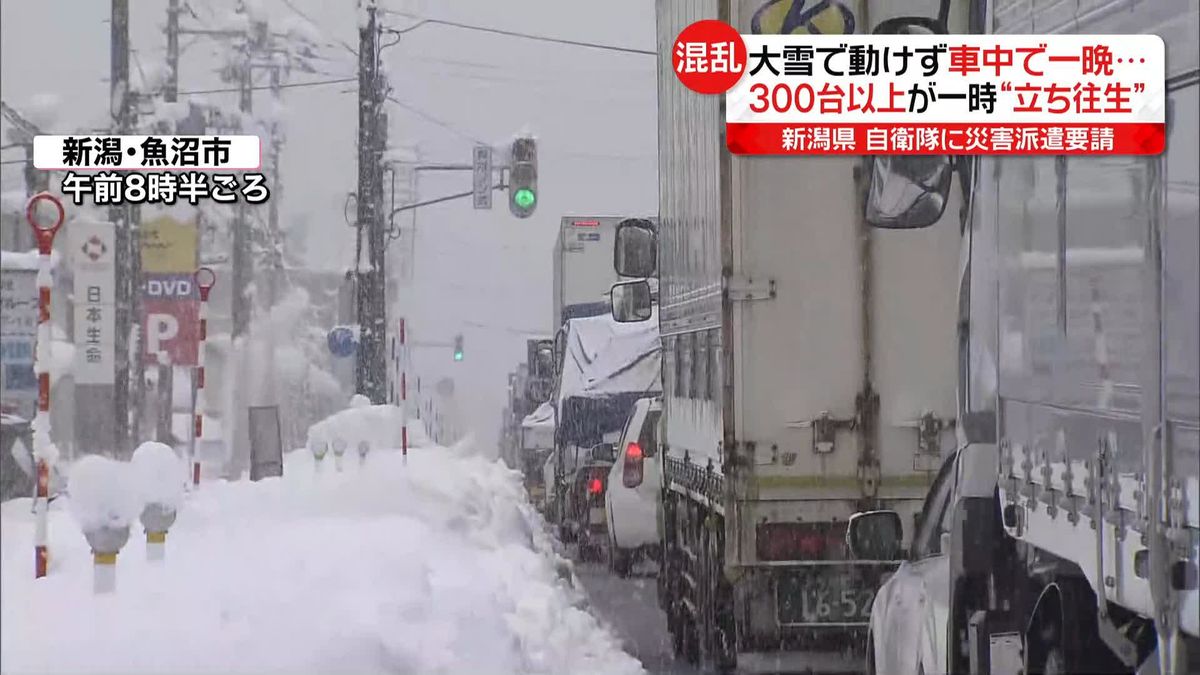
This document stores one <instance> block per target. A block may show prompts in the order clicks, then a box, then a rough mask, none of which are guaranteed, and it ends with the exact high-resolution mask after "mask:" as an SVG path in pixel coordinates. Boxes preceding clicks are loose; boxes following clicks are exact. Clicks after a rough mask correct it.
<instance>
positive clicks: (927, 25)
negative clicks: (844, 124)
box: [864, 16, 954, 230]
mask: <svg viewBox="0 0 1200 675" xmlns="http://www.w3.org/2000/svg"><path fill="white" fill-rule="evenodd" d="M871 32H872V33H874V34H876V35H945V34H946V32H947V31H946V27H945V25H944V24H943V23H942V22H941V21H939V20H937V19H930V18H926V17H914V16H901V17H896V18H894V19H888V20H887V21H883V22H881V23H880V24H879V25H878V26H876V27H875V30H873V31H871ZM869 164H870V172H871V173H870V176H869V177H868V180H869V181H870V183H869V184H868V187H867V199H866V203H865V204H864V212H865V217H866V220H867V223H869V224H870V225H872V226H874V227H879V228H886V229H898V230H909V229H920V228H924V227H929V226H930V225H933V224H934V223H936V222H937V221H938V220H939V219H940V218H941V217H942V213H943V212H945V210H946V203H947V201H948V198H949V196H950V184H951V179H952V178H953V175H954V161H953V159H952V158H951V157H949V156H947V155H937V156H930V155H897V156H886V155H876V156H873V157H871V158H870V161H869Z"/></svg>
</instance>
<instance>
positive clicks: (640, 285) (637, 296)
mask: <svg viewBox="0 0 1200 675" xmlns="http://www.w3.org/2000/svg"><path fill="white" fill-rule="evenodd" d="M653 311H654V308H653V301H652V299H651V294H650V282H649V281H647V280H646V279H639V280H637V281H625V282H622V283H619V284H613V287H612V317H613V320H614V321H616V322H617V323H638V322H641V321H645V320H647V319H649V318H650V315H651V314H652V313H653Z"/></svg>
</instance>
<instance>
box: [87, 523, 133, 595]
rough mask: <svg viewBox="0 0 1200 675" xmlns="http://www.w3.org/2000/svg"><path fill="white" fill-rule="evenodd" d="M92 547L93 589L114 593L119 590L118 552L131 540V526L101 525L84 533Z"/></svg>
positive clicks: (99, 591) (97, 591)
mask: <svg viewBox="0 0 1200 675" xmlns="http://www.w3.org/2000/svg"><path fill="white" fill-rule="evenodd" d="M83 536H84V537H85V538H87V542H88V545H89V546H91V547H92V563H93V564H92V571H93V575H92V590H94V591H95V592H96V593H112V592H113V591H115V590H117V554H118V553H120V552H121V547H122V546H124V545H125V542H127V541H129V526H128V525H126V526H125V527H101V528H98V529H95V530H89V531H86V532H84V533H83Z"/></svg>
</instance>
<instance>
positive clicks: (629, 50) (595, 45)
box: [382, 10, 658, 56]
mask: <svg viewBox="0 0 1200 675" xmlns="http://www.w3.org/2000/svg"><path fill="white" fill-rule="evenodd" d="M382 11H383V12H384V13H385V14H395V15H397V16H403V17H406V18H416V19H418V21H417V22H416V23H415V24H413V25H411V26H409V27H408V28H402V29H398V30H397V29H394V28H391V29H384V30H385V31H387V32H389V33H395V34H398V35H403V34H404V33H407V32H409V31H413V30H416V29H417V28H420V27H421V26H424V25H425V24H437V25H439V26H450V27H453V28H461V29H463V30H473V31H478V32H480V33H492V34H494V35H506V36H508V37H516V38H522V39H525V40H536V41H538V42H551V43H554V44H561V45H570V46H573V47H587V48H589V49H603V50H607V51H613V52H622V53H625V54H641V55H644V56H657V55H658V52H656V51H654V50H652V49H634V48H633V47H620V46H617V45H606V44H603V43H599V42H585V41H582V40H567V39H565V38H555V37H549V36H547V35H535V34H533V33H522V32H519V31H514V30H503V29H500V28H489V27H487V26H475V25H472V24H469V23H460V22H458V21H448V20H446V19H430V18H422V17H417V16H415V15H412V14H407V13H405V12H397V11H393V10H382Z"/></svg>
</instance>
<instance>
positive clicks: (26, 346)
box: [0, 268, 38, 412]
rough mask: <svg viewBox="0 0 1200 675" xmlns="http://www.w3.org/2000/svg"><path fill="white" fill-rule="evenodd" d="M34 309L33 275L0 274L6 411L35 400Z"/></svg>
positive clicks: (1, 383) (0, 373) (0, 369)
mask: <svg viewBox="0 0 1200 675" xmlns="http://www.w3.org/2000/svg"><path fill="white" fill-rule="evenodd" d="M37 307H38V296H37V272H36V271H34V270H31V269H8V268H6V269H3V270H0V399H3V404H4V407H5V408H6V409H7V408H10V407H11V408H14V409H23V408H27V407H29V406H30V405H31V404H32V403H33V402H34V401H36V400H37V392H38V383H37V378H36V377H35V376H34V374H33V347H34V342H35V340H36V338H37V320H38V314H37ZM26 412H28V411H26Z"/></svg>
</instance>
